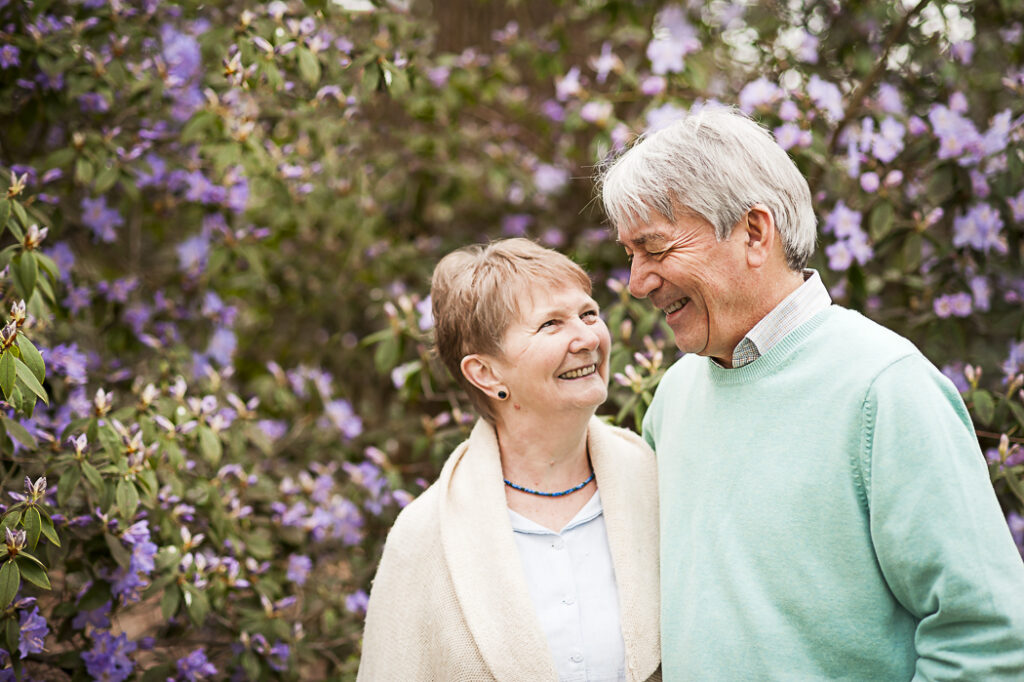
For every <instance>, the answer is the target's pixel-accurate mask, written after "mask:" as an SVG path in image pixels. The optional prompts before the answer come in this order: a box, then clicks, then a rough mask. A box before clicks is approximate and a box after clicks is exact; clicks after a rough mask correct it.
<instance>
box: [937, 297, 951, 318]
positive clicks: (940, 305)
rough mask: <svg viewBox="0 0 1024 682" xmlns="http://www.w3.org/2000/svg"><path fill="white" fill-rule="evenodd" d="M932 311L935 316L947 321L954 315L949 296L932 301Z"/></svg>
mask: <svg viewBox="0 0 1024 682" xmlns="http://www.w3.org/2000/svg"><path fill="white" fill-rule="evenodd" d="M932 310H933V311H934V312H935V315H936V316H938V317H939V318H941V319H943V320H944V319H946V318H948V317H950V316H952V315H953V304H952V303H951V302H950V300H949V296H948V295H943V296H939V297H938V298H936V299H935V300H934V301H932Z"/></svg>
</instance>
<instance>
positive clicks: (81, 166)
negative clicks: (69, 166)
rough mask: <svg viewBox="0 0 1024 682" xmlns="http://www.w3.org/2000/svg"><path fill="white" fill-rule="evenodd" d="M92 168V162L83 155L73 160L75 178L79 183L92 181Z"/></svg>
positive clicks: (85, 183) (83, 183)
mask: <svg viewBox="0 0 1024 682" xmlns="http://www.w3.org/2000/svg"><path fill="white" fill-rule="evenodd" d="M93 175H94V170H93V167H92V164H91V163H89V161H88V160H86V159H85V158H83V157H78V159H76V160H75V180H76V181H77V182H78V184H80V185H88V184H89V183H90V182H92V178H93Z"/></svg>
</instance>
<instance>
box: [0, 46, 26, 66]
mask: <svg viewBox="0 0 1024 682" xmlns="http://www.w3.org/2000/svg"><path fill="white" fill-rule="evenodd" d="M20 54H21V51H20V50H19V49H18V48H17V47H15V46H14V45H11V44H7V45H4V46H3V47H0V69H9V68H11V67H12V66H18V65H19V64H21V59H19V56H20Z"/></svg>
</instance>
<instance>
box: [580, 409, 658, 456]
mask: <svg viewBox="0 0 1024 682" xmlns="http://www.w3.org/2000/svg"><path fill="white" fill-rule="evenodd" d="M590 428H591V430H593V431H595V432H596V433H598V434H600V437H601V438H603V439H604V440H605V441H606V442H607V443H608V444H609V445H610V446H611V447H614V448H615V449H616V451H617V453H621V455H619V456H626V457H635V458H637V459H641V460H646V459H649V460H651V462H654V461H655V459H654V450H652V449H651V446H650V445H648V444H647V442H646V441H645V440H644V439H643V438H641V437H640V435H639V434H637V433H636V432H635V431H633V430H632V429H627V428H623V427H621V426H613V425H612V424H609V423H608V422H606V421H604V420H603V419H601V418H600V417H594V418H593V419H592V420H591V421H590Z"/></svg>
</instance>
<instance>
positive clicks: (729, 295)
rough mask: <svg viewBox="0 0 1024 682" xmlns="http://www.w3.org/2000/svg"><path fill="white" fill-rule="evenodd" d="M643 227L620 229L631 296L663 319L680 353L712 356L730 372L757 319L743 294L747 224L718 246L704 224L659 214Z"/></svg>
mask: <svg viewBox="0 0 1024 682" xmlns="http://www.w3.org/2000/svg"><path fill="white" fill-rule="evenodd" d="M652 215H653V216H654V219H653V220H651V222H649V223H646V224H636V225H630V226H626V227H622V228H620V229H619V242H620V243H621V244H622V245H623V246H624V247H625V248H626V253H627V254H628V255H629V256H630V258H631V261H632V262H631V265H630V273H629V291H630V293H631V294H633V295H634V296H636V297H637V298H649V299H650V300H651V303H653V304H654V306H655V307H656V308H659V309H660V310H662V311H663V312H664V313H665V321H666V322H668V326H669V327H671V329H672V331H673V332H674V334H675V341H676V346H678V347H679V350H681V351H683V352H684V353H697V354H699V355H706V356H711V357H713V358H715V359H717V360H719V361H720V362H721V363H722V364H723V365H725V366H726V367H731V366H732V352H733V349H735V348H736V345H737V344H738V343H739V342H740V341H741V340H742V339H743V336H744V335H745V334H746V333H747V332H748V331H750V329H751V328H752V327H753V326H754V324H756V323H757V320H758V319H759V318H758V317H757V316H756V315H752V314H751V311H752V309H753V308H754V306H753V305H752V301H751V300H750V293H749V292H748V291H747V288H748V287H747V286H746V284H747V281H748V278H747V277H746V276H745V275H746V273H747V261H746V251H745V239H746V234H747V233H746V229H745V221H740V223H738V224H737V225H736V226H735V227H734V228H733V232H732V234H731V235H730V236H729V239H727V240H725V241H722V242H719V241H718V240H717V239H716V238H715V231H714V227H713V226H712V225H711V223H709V222H708V221H707V220H704V219H703V218H699V217H694V216H690V215H681V216H679V217H678V218H677V219H676V221H675V222H674V223H671V222H669V221H668V220H666V219H665V218H664V217H662V216H660V215H658V214H656V213H655V214H652Z"/></svg>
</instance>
